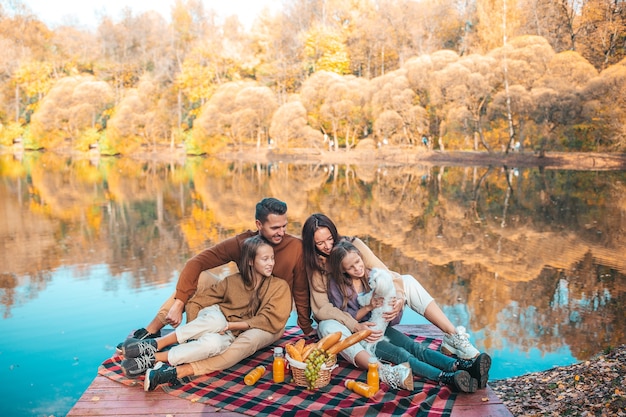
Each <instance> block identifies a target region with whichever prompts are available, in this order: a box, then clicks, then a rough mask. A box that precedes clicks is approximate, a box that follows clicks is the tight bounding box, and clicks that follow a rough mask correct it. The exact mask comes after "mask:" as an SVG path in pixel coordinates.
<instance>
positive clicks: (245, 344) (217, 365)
mask: <svg viewBox="0 0 626 417" xmlns="http://www.w3.org/2000/svg"><path fill="white" fill-rule="evenodd" d="M255 218H256V226H257V231H252V230H248V231H247V232H243V233H240V234H238V235H237V236H234V237H232V238H229V239H226V240H224V241H223V242H221V243H218V244H216V245H215V246H213V247H211V248H208V249H206V250H204V251H203V252H201V253H199V254H198V255H196V256H194V257H193V258H191V259H190V260H189V261H187V263H186V264H185V267H184V268H183V270H182V271H181V273H180V276H179V278H178V283H177V284H176V292H175V293H174V295H173V296H172V297H170V298H169V299H168V300H167V301H166V302H165V303H164V304H163V305H162V306H161V308H160V309H159V312H158V313H157V315H156V317H155V318H154V319H153V320H152V321H151V322H150V324H148V326H146V327H145V328H141V329H138V330H136V331H135V332H134V333H133V335H132V337H133V338H135V339H154V338H157V337H160V330H161V329H162V328H163V327H165V326H166V325H168V324H169V325H171V326H173V327H178V326H179V325H180V324H181V322H182V315H183V310H185V313H186V315H187V322H191V321H192V320H193V319H195V318H196V317H197V315H198V313H199V311H200V310H201V308H202V307H203V306H202V305H201V304H198V303H197V302H195V300H194V298H196V297H199V298H200V297H202V295H203V294H204V291H206V289H207V288H209V287H210V286H211V285H214V284H215V283H216V282H218V281H219V280H218V279H217V278H216V277H215V276H214V275H213V274H210V273H208V271H207V270H208V269H211V268H215V267H218V266H221V265H225V264H227V263H229V262H231V261H232V262H236V263H239V261H240V260H241V257H242V254H243V249H242V247H243V242H244V241H245V240H246V239H248V238H249V237H252V236H261V237H262V238H264V239H265V240H266V241H267V243H269V244H270V245H271V246H272V247H273V249H274V256H275V265H274V274H275V275H276V276H278V277H280V278H282V279H283V280H285V281H286V282H287V284H288V285H289V288H290V290H291V294H292V297H293V301H294V303H295V306H296V310H297V313H298V325H299V326H300V328H301V329H302V332H303V333H304V334H305V335H311V334H315V331H314V330H313V327H312V321H311V309H310V300H309V286H308V280H307V277H306V273H305V270H304V263H303V260H302V241H301V240H300V239H299V238H298V237H295V236H292V235H290V234H287V233H286V232H285V231H286V227H287V204H285V203H284V202H282V201H280V200H277V199H276V198H264V199H263V200H261V201H260V202H258V203H257V205H256V213H255ZM203 271H207V272H203ZM194 294H195V295H194ZM192 297H193V298H192ZM283 333H284V329H280V330H279V331H277V332H274V333H271V332H268V331H266V330H263V329H254V328H253V329H249V330H246V331H244V332H242V333H241V334H239V335H238V337H237V338H236V339H235V340H234V341H233V343H232V344H231V345H230V346H229V347H228V348H227V349H226V350H225V351H224V352H223V353H221V354H219V355H216V356H213V357H210V358H207V359H203V360H200V361H194V362H191V363H188V364H185V365H182V366H179V367H178V369H177V375H178V377H179V378H183V377H185V376H192V375H204V374H207V373H211V372H214V371H221V370H224V369H227V368H230V367H231V366H233V365H235V364H237V363H238V362H240V361H241V360H243V359H244V358H247V357H248V356H250V355H251V354H253V353H254V352H256V351H258V350H259V349H261V348H263V347H266V346H269V345H270V344H272V343H274V342H275V341H277V340H278V339H280V337H281V336H282V335H283ZM121 345H122V344H120V346H119V348H121Z"/></svg>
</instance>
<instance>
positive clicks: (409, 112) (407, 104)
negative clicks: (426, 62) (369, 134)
mask: <svg viewBox="0 0 626 417" xmlns="http://www.w3.org/2000/svg"><path fill="white" fill-rule="evenodd" d="M406 73H407V71H406V70H405V69H400V70H396V71H393V72H389V73H387V74H386V75H384V76H381V77H376V78H374V79H373V80H372V81H371V82H370V88H371V91H372V93H371V95H372V99H371V107H372V119H373V121H374V123H373V127H374V133H375V134H376V137H377V139H378V142H381V143H382V142H383V141H386V142H387V143H389V144H394V145H397V144H403V143H406V144H409V145H414V144H416V143H418V141H419V139H420V138H421V137H422V136H423V135H426V134H427V133H428V117H427V114H426V110H425V109H424V108H423V107H422V106H420V105H419V100H418V97H417V94H416V93H415V91H413V90H412V89H411V88H410V84H409V81H408V79H407V77H406Z"/></svg>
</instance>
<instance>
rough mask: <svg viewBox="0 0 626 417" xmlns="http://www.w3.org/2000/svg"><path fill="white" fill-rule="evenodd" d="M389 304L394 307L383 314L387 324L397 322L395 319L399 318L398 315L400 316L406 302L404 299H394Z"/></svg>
mask: <svg viewBox="0 0 626 417" xmlns="http://www.w3.org/2000/svg"><path fill="white" fill-rule="evenodd" d="M389 303H390V305H391V307H392V310H391V311H388V312H386V313H383V319H385V321H387V322H389V321H392V320H395V318H396V317H398V314H400V312H401V311H402V309H403V308H404V300H403V299H402V298H394V299H393V300H391V301H390V302H389Z"/></svg>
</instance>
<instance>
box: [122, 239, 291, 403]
mask: <svg viewBox="0 0 626 417" xmlns="http://www.w3.org/2000/svg"><path fill="white" fill-rule="evenodd" d="M238 266H239V271H240V272H238V273H235V274H233V275H230V276H228V277H226V278H224V279H223V280H221V281H219V282H218V283H216V284H215V285H213V286H211V287H209V288H206V289H204V290H203V291H202V293H201V294H196V296H194V297H193V298H192V299H191V300H190V301H189V302H190V303H195V304H197V305H198V306H199V307H201V308H202V309H201V310H200V311H199V313H198V317H196V318H195V319H194V320H192V321H190V322H189V323H187V324H183V325H180V326H178V327H176V330H175V331H174V332H172V333H170V334H168V335H167V336H163V337H159V338H156V339H135V338H130V339H127V340H126V341H125V342H124V343H123V344H122V348H121V349H122V354H123V355H124V357H125V359H124V360H123V361H122V363H121V368H122V371H123V372H124V374H125V375H126V376H127V377H129V378H136V377H138V376H140V375H143V374H144V373H145V374H146V379H145V384H144V388H145V390H146V391H152V390H154V389H155V388H156V387H157V386H159V385H160V384H163V383H167V382H174V381H175V380H176V379H177V378H179V377H180V376H179V373H178V367H177V365H183V364H186V363H191V362H195V361H200V360H202V359H206V358H210V357H212V356H216V355H219V354H221V353H222V352H224V351H225V350H226V349H227V348H228V347H229V346H230V345H231V344H232V343H233V341H235V340H236V337H237V336H238V335H240V334H241V333H242V332H245V331H249V330H250V329H260V330H262V331H265V332H267V333H269V334H274V333H278V332H281V331H282V330H283V329H284V328H285V325H286V324H287V320H288V319H289V314H290V313H291V292H290V290H289V285H287V283H286V282H285V280H283V279H280V278H277V277H275V276H273V275H272V271H273V269H274V249H273V248H272V246H271V245H270V244H269V243H268V242H267V241H266V240H265V239H263V238H262V237H261V236H259V235H257V236H252V237H250V238H248V239H246V240H245V241H244V243H243V247H242V256H241V259H240V261H239V264H238ZM177 343H178V345H176V346H174V347H172V348H171V349H169V350H167V351H163V349H164V348H166V347H168V346H171V345H174V344H177ZM155 364H156V366H155ZM152 367H154V368H152ZM150 368H152V369H150ZM181 373H182V372H181Z"/></svg>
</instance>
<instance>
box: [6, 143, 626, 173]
mask: <svg viewBox="0 0 626 417" xmlns="http://www.w3.org/2000/svg"><path fill="white" fill-rule="evenodd" d="M25 152H51V153H55V154H59V155H63V156H70V157H72V158H77V159H82V158H85V159H92V160H93V159H97V158H108V157H112V156H107V155H100V154H99V153H97V152H93V151H90V152H78V151H70V150H55V151H45V150H42V151H29V150H27V151H24V150H23V149H19V148H15V147H0V154H7V153H9V154H13V155H14V156H17V157H19V156H21V155H23V154H24V153H25ZM207 156H209V155H207V154H203V155H188V154H185V152H184V151H183V149H182V148H176V149H171V148H169V147H162V148H160V149H158V150H156V151H143V152H136V153H133V154H130V155H124V156H119V155H118V156H113V157H127V158H130V159H136V160H141V161H157V162H177V163H183V162H184V161H185V159H187V158H194V157H207ZM210 156H211V157H213V158H217V159H221V160H228V161H233V160H234V161H243V162H261V163H276V162H286V163H292V164H312V163H322V164H359V165H364V166H366V165H380V164H386V165H415V164H421V165H431V166H442V165H443V166H504V167H509V168H532V167H538V168H546V169H565V170H578V171H626V153H598V152H545V153H537V152H511V153H508V154H507V153H504V152H480V151H426V150H423V149H415V148H405V147H387V148H385V149H351V150H349V151H348V150H345V149H341V150H338V151H326V150H320V149H306V148H294V149H287V150H279V149H267V148H261V149H257V148H256V147H248V148H245V149H243V150H240V151H232V150H228V151H223V152H218V153H216V154H212V155H210Z"/></svg>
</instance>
